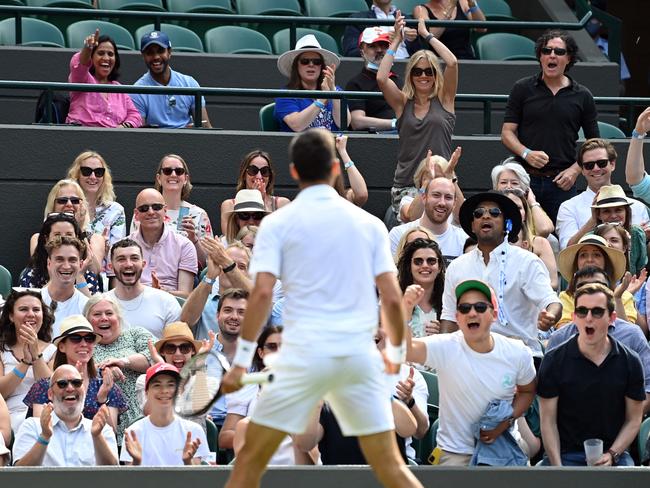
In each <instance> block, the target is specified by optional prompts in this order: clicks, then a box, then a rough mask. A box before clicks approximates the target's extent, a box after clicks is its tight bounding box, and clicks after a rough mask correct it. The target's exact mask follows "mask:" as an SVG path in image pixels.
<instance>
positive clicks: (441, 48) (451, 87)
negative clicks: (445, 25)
mask: <svg viewBox="0 0 650 488" xmlns="http://www.w3.org/2000/svg"><path fill="white" fill-rule="evenodd" d="M418 34H420V36H422V37H423V38H424V40H425V41H426V42H427V44H429V46H431V47H432V48H433V51H434V52H435V53H436V54H437V55H438V56H440V58H441V59H442V60H443V61H444V63H445V72H444V75H443V79H444V80H445V82H444V85H443V88H442V93H440V94H439V95H438V97H439V98H440V103H441V104H442V106H443V107H444V109H445V110H447V112H451V113H454V100H455V98H456V91H457V90H458V60H457V59H456V56H454V53H452V52H451V51H450V50H449V49H448V48H447V46H445V45H444V44H443V43H442V42H440V40H439V39H438V38H437V37H436V36H435V35H433V34H431V33H430V32H429V31H428V30H427V28H426V26H425V25H424V19H420V22H419V23H418Z"/></svg>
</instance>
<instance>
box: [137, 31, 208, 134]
mask: <svg viewBox="0 0 650 488" xmlns="http://www.w3.org/2000/svg"><path fill="white" fill-rule="evenodd" d="M140 52H142V57H143V59H144V62H145V64H146V65H147V67H148V68H149V71H148V72H147V73H145V74H144V75H142V77H141V78H140V79H139V80H138V81H136V82H135V84H136V85H141V86H182V87H199V84H198V83H197V81H196V80H195V79H194V78H192V77H191V76H188V75H184V74H182V73H179V72H177V71H174V70H172V69H171V67H170V66H169V60H170V58H171V56H172V45H171V42H170V41H169V37H168V36H167V34H165V33H164V32H160V31H152V32H149V33H147V34H145V35H144V36H142V39H141V41H140ZM131 98H132V99H133V103H134V104H135V106H136V107H137V108H138V110H139V111H140V114H141V115H142V118H143V119H144V120H145V121H146V124H147V125H150V126H157V127H161V128H167V129H180V128H183V127H191V126H193V125H194V121H193V114H194V100H195V99H194V96H193V95H180V94H171V93H170V94H166V95H145V94H142V93H136V94H133V95H131ZM201 105H202V111H201V125H202V126H203V127H212V125H211V124H210V119H209V117H208V112H207V110H206V108H205V99H204V98H203V97H201Z"/></svg>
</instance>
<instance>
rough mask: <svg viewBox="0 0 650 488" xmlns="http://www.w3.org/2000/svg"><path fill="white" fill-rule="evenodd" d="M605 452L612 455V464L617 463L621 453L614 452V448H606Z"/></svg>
mask: <svg viewBox="0 0 650 488" xmlns="http://www.w3.org/2000/svg"><path fill="white" fill-rule="evenodd" d="M607 453H608V454H609V455H610V456H612V464H618V460H619V459H620V458H621V453H620V452H616V451H615V450H614V449H607Z"/></svg>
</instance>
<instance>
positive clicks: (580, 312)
mask: <svg viewBox="0 0 650 488" xmlns="http://www.w3.org/2000/svg"><path fill="white" fill-rule="evenodd" d="M575 312H576V315H577V316H578V317H580V318H581V319H584V318H585V317H586V316H587V314H588V313H589V312H591V316H592V317H593V318H595V319H599V318H601V317H602V316H603V315H605V309H604V308H603V307H592V308H587V307H576V310H575Z"/></svg>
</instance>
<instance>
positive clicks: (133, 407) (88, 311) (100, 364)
mask: <svg viewBox="0 0 650 488" xmlns="http://www.w3.org/2000/svg"><path fill="white" fill-rule="evenodd" d="M83 315H84V317H86V319H87V320H88V322H90V324H91V325H92V326H93V331H94V332H95V334H97V335H98V336H100V337H101V339H100V340H99V342H98V343H97V344H95V351H94V352H93V359H94V360H95V364H96V366H97V368H99V369H101V370H102V371H103V370H104V369H106V370H109V371H110V372H111V373H112V374H113V379H114V380H116V381H117V384H118V385H119V387H120V389H121V390H122V393H123V394H124V399H125V400H126V403H127V407H128V409H127V410H126V411H125V412H124V413H122V414H121V415H120V418H119V421H118V424H117V429H116V431H115V434H116V437H117V442H118V444H120V443H121V442H122V436H123V435H124V429H125V428H126V426H128V425H131V424H132V423H133V422H134V421H135V420H137V419H138V418H140V417H141V416H142V410H140V405H139V404H138V398H137V395H136V388H135V384H136V381H137V379H138V376H140V374H141V373H144V372H145V371H146V370H147V368H148V367H149V364H150V362H151V354H150V353H149V347H148V344H149V340H151V339H153V336H152V335H151V333H150V332H149V331H147V330H146V329H143V328H142V327H129V328H126V326H125V325H124V319H123V318H122V310H121V308H120V305H119V304H118V303H117V300H115V298H113V297H110V296H107V295H101V294H97V295H93V296H92V297H91V299H90V300H88V303H87V304H86V306H85V307H84V314H83Z"/></svg>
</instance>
